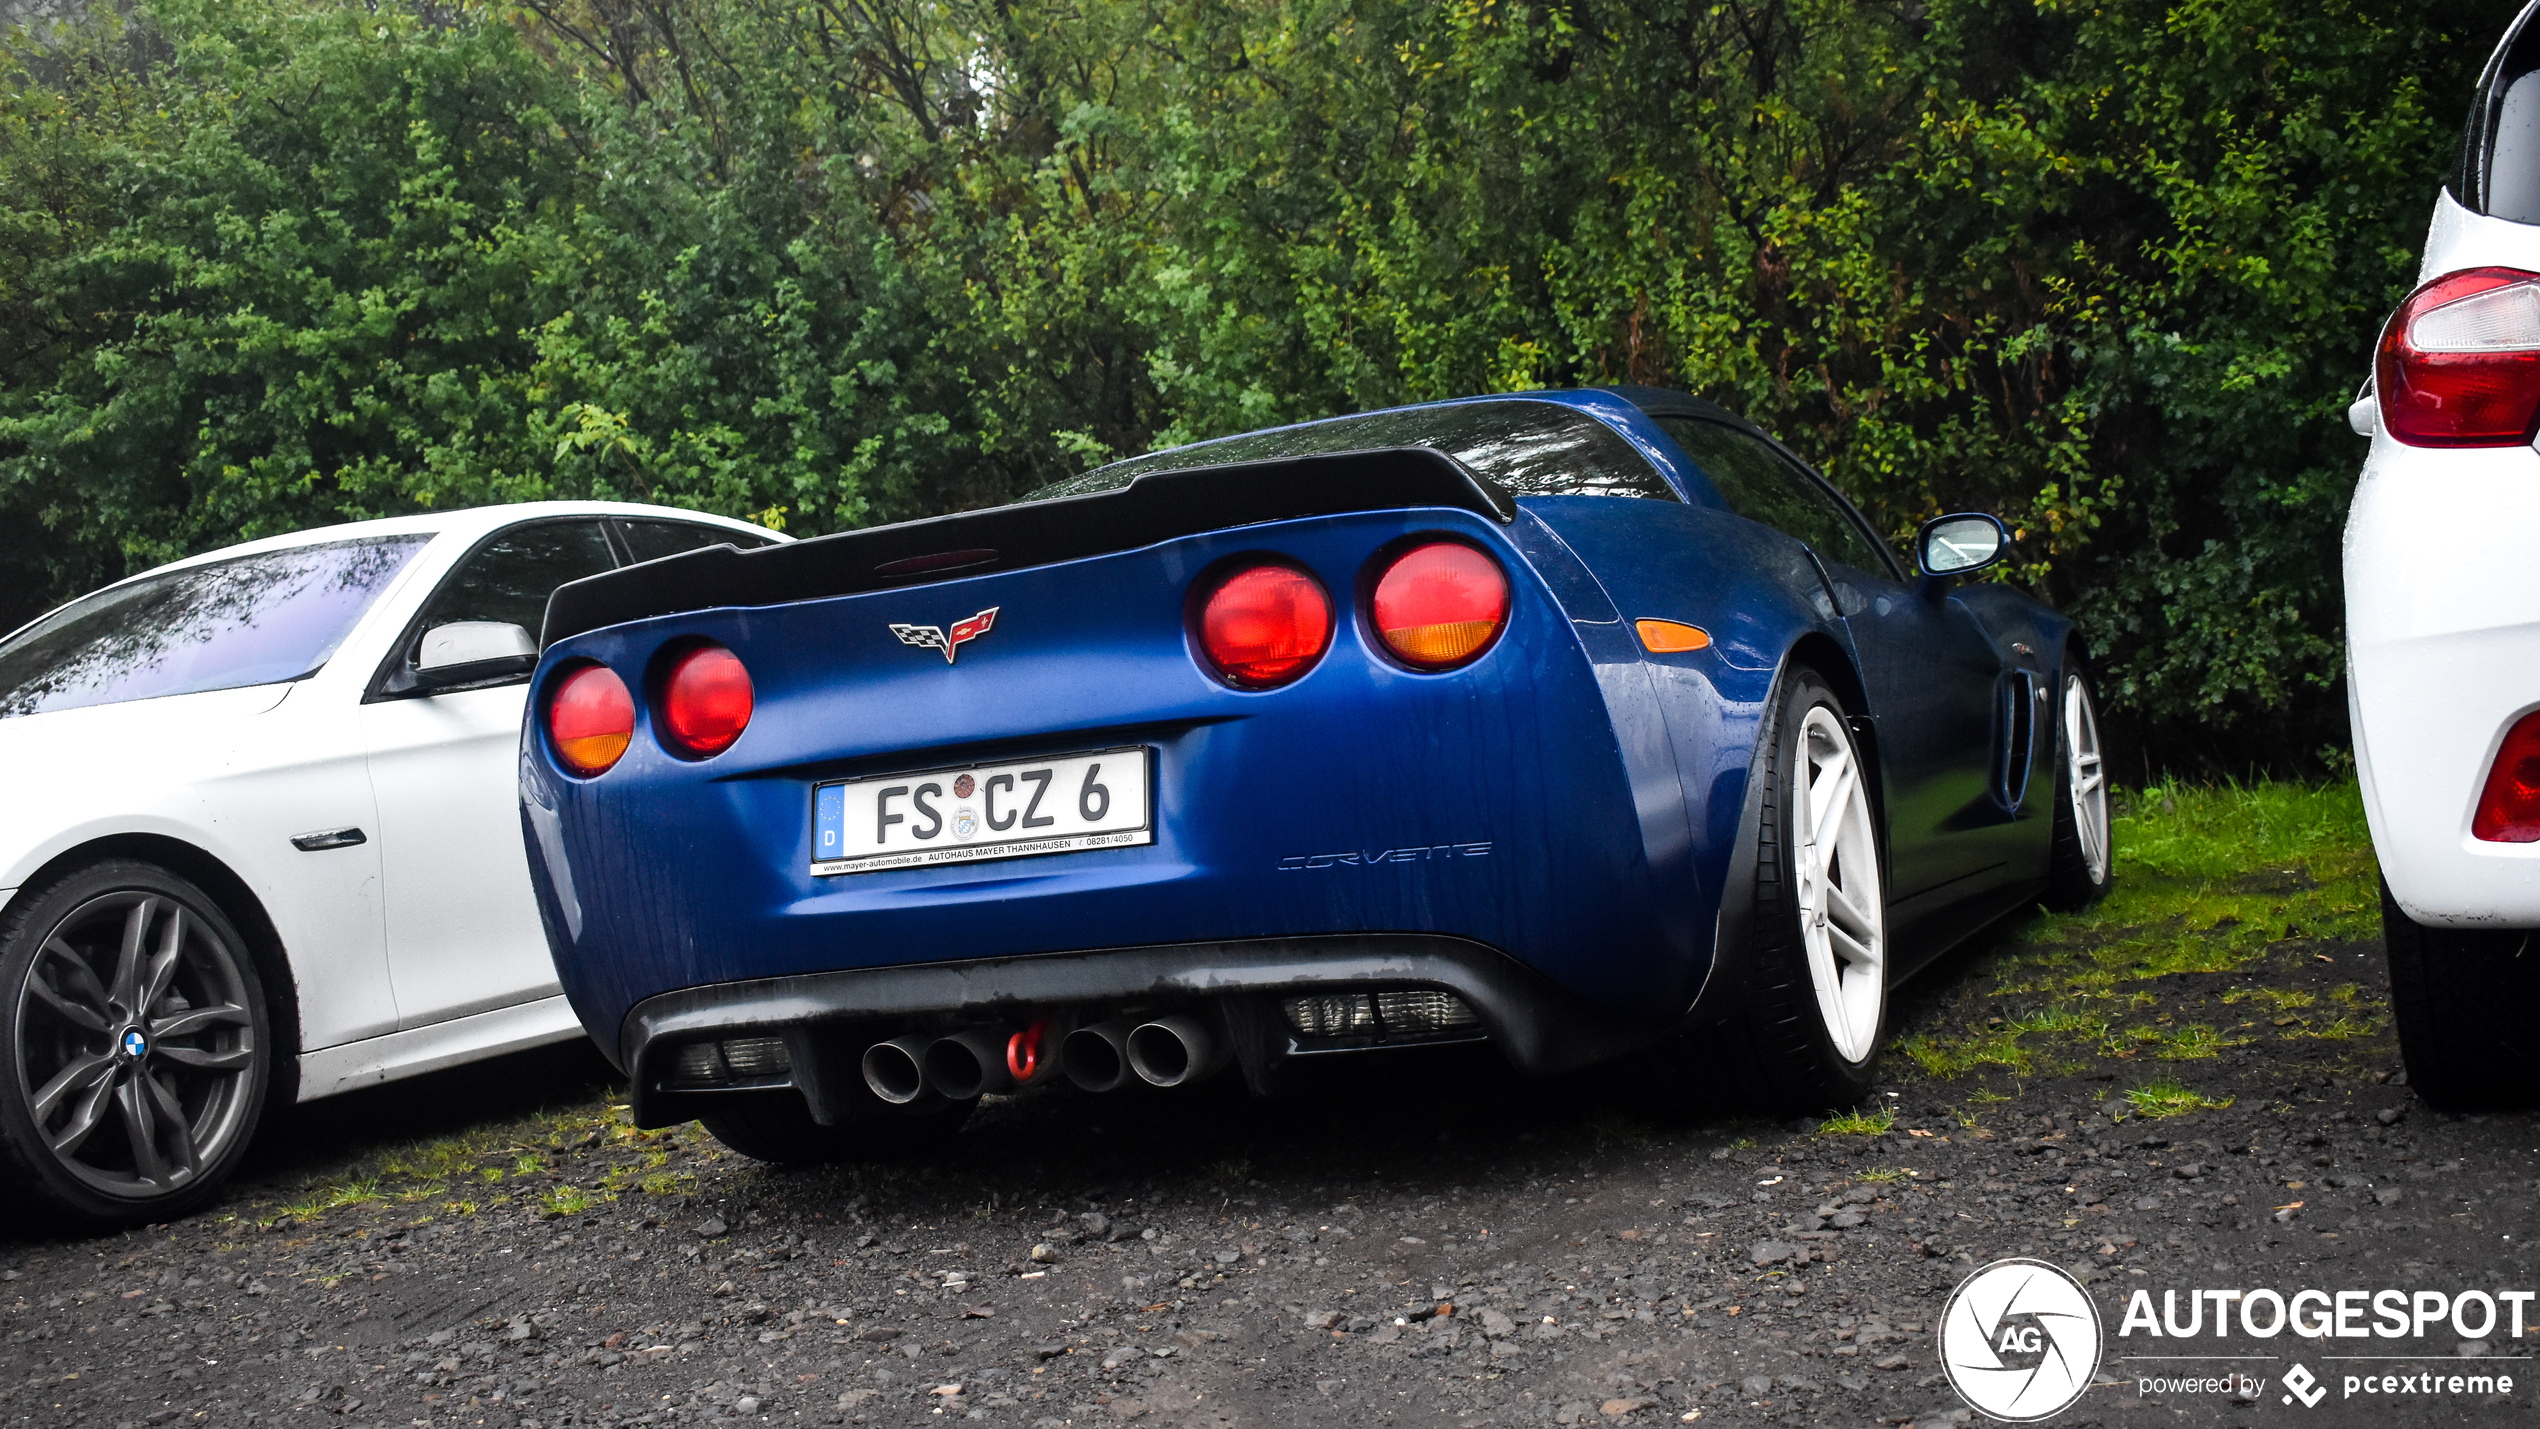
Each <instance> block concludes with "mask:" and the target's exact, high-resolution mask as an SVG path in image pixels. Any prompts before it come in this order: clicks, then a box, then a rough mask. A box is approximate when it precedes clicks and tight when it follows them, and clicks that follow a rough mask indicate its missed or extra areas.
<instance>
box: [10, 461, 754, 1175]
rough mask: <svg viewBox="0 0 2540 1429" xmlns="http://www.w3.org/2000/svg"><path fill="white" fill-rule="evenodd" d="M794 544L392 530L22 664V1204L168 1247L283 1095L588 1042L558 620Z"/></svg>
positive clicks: (35, 650)
mask: <svg viewBox="0 0 2540 1429" xmlns="http://www.w3.org/2000/svg"><path fill="white" fill-rule="evenodd" d="M778 539H782V538H780V537H776V536H773V535H770V534H769V533H767V532H765V531H762V530H759V529H758V528H756V527H753V526H749V525H746V524H744V523H741V522H737V521H730V520H726V519H724V518H721V517H713V516H703V515H698V514H695V513H692V512H684V511H672V510H666V509H663V508H658V507H646V506H625V505H614V504H603V503H591V502H578V503H541V504H535V505H522V506H508V507H489V508H483V509H478V510H471V511H460V512H451V513H446V514H436V515H430V516H411V517H402V518H398V519H394V520H386V521H370V522H363V523H359V524H356V525H349V526H336V527H330V528H327V529H324V530H317V531H305V532H300V533H298V534H295V535H291V536H284V537H276V538H273V539H269V540H263V541H256V542H251V543H248V544H245V545H241V546H234V547H231V548H229V549H227V550H223V551H216V552H212V553H210V554H207V555H203V556H198V557H195V558H193V559H191V560H187V561H181V562H177V563H175V564H174V565H171V566H165V567H161V568H160V569H158V570H155V571H151V572H146V573H144V574H142V575H139V576H135V577H133V578H132V579H130V580H127V581H124V582H121V583H119V584H117V585H115V586H111V587H108V588H107V589H106V590H103V591H100V592H97V593H96V594H94V595H91V596H87V597H84V598H82V599H81V600H78V601H74V602H72V603H71V604H69V605H67V606H64V607H63V608H62V609H60V610H57V611H55V612H53V613H51V614H49V615H47V616H45V617H44V618H42V619H40V620H37V621H35V622H33V623H32V624H30V625H28V626H26V627H24V628H22V629H20V630H18V631H16V632H14V633H12V634H11V635H9V636H8V637H7V638H6V639H0V998H5V999H6V1001H5V1004H0V1006H4V1007H5V1013H6V1015H5V1018H0V1063H5V1067H0V1184H5V1185H8V1186H9V1187H10V1188H11V1189H12V1190H15V1191H18V1192H21V1193H22V1197H23V1199H25V1200H28V1201H31V1202H32V1203H34V1204H35V1205H37V1206H39V1207H41V1208H43V1209H46V1210H49V1211H51V1212H53V1213H55V1214H56V1216H57V1217H66V1218H69V1219H73V1220H78V1221H87V1222H91V1223H110V1222H115V1221H125V1222H130V1221H141V1220H159V1219H165V1218H166V1217H167V1216H169V1215H171V1214H174V1213H175V1212H176V1211H178V1210H181V1209H183V1208H185V1207H186V1206H189V1205H191V1204H193V1203H195V1202H196V1201H198V1200H200V1199H201V1198H202V1197H203V1196H205V1195H208V1194H210V1192H211V1191H212V1190H213V1188H214V1187H215V1186H216V1185H217V1183H218V1182H219V1180H220V1179H221V1177H222V1176H223V1175H225V1174H226V1173H227V1172H228V1170H229V1169H230V1168H231V1167H232V1166H234V1165H235V1163H236V1161H237V1159H238V1157H239V1155H240V1154H241V1153H242V1152H243V1151H244V1149H245V1147H246V1144H247V1141H248V1139H249V1138H250V1137H251V1136H252V1135H253V1133H254V1129H255V1125H256V1121H257V1119H258V1116H259V1114H260V1113H261V1111H262V1109H263V1107H264V1106H265V1105H266V1104H267V1103H268V1102H269V1101H271V1100H273V1099H275V1098H291V1097H296V1098H298V1099H302V1100H305V1099H308V1098H311V1097H319V1096H325V1095H327V1094H329V1093H332V1092H338V1091H343V1090H346V1089H348V1088H352V1087H358V1086H363V1085H368V1084H372V1083H376V1082H381V1081H386V1080H389V1079H392V1078H396V1077H403V1076H411V1075H414V1074H416V1073H420V1072H425V1071H430V1070H433V1069H435V1068H439V1067H445V1066H450V1065H453V1064H456V1063H459V1062H463V1061H468V1060H471V1059H474V1058H478V1057H485V1056H490V1055H494V1054H496V1053H500V1052H506V1051H511V1050H514V1049H518V1048H522V1047H528V1046H534V1045H537V1044H539V1043H543V1042H552V1041H559V1040H564V1039H568V1038H573V1037H578V1036H580V1035H581V1032H582V1029H581V1027H580V1025H579V1024H578V1023H577V1022H576V1021H575V1020H574V1017H573V1014H572V1013H571V1012H570V1011H569V1010H568V1009H567V1008H566V1006H565V1002H564V998H563V997H562V996H561V995H560V993H559V990H558V988H557V985H556V975H555V970H554V966H553V964H552V963H551V962H550V960H549V957H548V953H547V947H546V941H545V938H544V936H543V934H542V933H541V931H540V928H539V923H538V916H537V911H536V907H535V905H534V904H533V902H532V898H531V893H530V888H529V877H528V867H527V860H526V858H525V856H524V852H523V847H522V842H521V838H522V835H521V823H520V814H519V808H518V801H517V792H516V786H517V778H516V768H515V765H516V761H517V759H518V753H519V743H520V728H521V705H522V700H523V699H524V697H525V692H526V689H527V685H526V680H527V677H528V672H529V668H530V666H531V664H532V663H533V662H534V660H535V656H536V650H537V638H536V633H537V629H538V626H539V624H540V623H541V620H542V618H543V615H544V611H545V607H546V601H547V596H548V595H549V593H550V592H552V591H553V589H554V588H555V587H556V586H557V585H559V584H561V583H562V582H564V581H566V580H572V579H577V578H579V577H581V576H585V575H591V574H596V573H598V572H599V571H602V570H608V569H612V568H614V567H616V566H619V565H624V564H629V563H631V562H632V561H634V560H637V559H649V558H651V557H654V556H660V555H667V554H672V553H674V552H676V551H679V550H686V549H694V548H696V547H698V546H705V545H714V544H720V543H726V542H729V543H736V544H741V545H745V546H746V545H756V544H762V543H765V542H767V541H771V540H778Z"/></svg>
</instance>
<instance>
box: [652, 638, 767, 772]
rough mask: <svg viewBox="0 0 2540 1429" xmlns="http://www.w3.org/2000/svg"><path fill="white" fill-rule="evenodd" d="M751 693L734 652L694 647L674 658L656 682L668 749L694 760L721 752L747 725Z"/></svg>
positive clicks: (718, 646)
mask: <svg viewBox="0 0 2540 1429" xmlns="http://www.w3.org/2000/svg"><path fill="white" fill-rule="evenodd" d="M756 697H757V696H756V692H755V691H753V690H752V689H751V688H750V672H749V671H748V670H745V669H743V668H742V667H741V657H740V656H738V655H735V654H733V653H732V652H731V651H729V650H726V649H724V648H723V647H722V646H720V645H700V646H698V647H697V648H696V649H694V650H691V651H689V652H688V653H687V654H685V655H682V656H680V657H679V663H678V664H677V665H674V666H672V667H671V671H670V678H669V679H667V680H664V681H663V682H662V689H661V732H662V735H663V737H664V738H666V739H668V740H669V741H670V743H671V747H672V748H673V749H674V750H676V751H677V752H679V753H682V754H687V755H690V756H692V757H694V758H698V759H703V758H706V757H707V756H709V755H715V754H721V753H722V752H723V751H725V750H726V749H729V748H731V747H732V741H734V740H736V739H739V738H740V737H741V731H742V730H745V729H747V728H749V727H750V710H751V708H752V705H753V701H754V700H755V699H756Z"/></svg>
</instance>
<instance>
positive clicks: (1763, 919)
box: [1720, 667, 1888, 1114]
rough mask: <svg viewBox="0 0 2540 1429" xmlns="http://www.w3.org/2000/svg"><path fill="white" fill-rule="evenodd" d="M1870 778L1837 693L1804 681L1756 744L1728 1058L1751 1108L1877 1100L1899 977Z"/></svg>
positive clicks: (1802, 676) (1809, 674) (1787, 689)
mask: <svg viewBox="0 0 2540 1429" xmlns="http://www.w3.org/2000/svg"><path fill="white" fill-rule="evenodd" d="M1872 777H1874V776H1873V774H1872V771H1871V770H1870V769H1869V768H1868V766H1867V765H1866V764H1864V763H1863V761H1862V759H1861V752H1860V746H1859V745H1858V743H1857V742H1856V741H1854V739H1853V737H1852V730H1851V726H1850V724H1849V723H1848V722H1847V720H1846V718H1845V715H1844V711H1843V706H1842V704H1841V703H1840V702H1839V701H1838V700H1837V699H1836V698H1835V694H1834V691H1833V690H1832V689H1831V688H1829V687H1828V686H1827V684H1826V682H1825V681H1824V680H1823V679H1822V678H1820V677H1819V676H1818V675H1817V673H1816V672H1815V671H1813V670H1810V669H1807V668H1804V667H1793V668H1792V669H1791V670H1790V671H1789V672H1788V673H1787V674H1785V675H1784V676H1783V678H1782V682H1781V687H1780V689H1779V690H1777V691H1776V692H1775V698H1774V701H1773V705H1772V708H1771V710H1770V711H1769V712H1768V714H1767V715H1766V717H1765V723H1764V727H1763V729H1762V730H1761V731H1760V732H1759V737H1758V739H1757V741H1756V756H1755V765H1754V773H1753V776H1752V784H1751V787H1750V788H1749V790H1748V794H1747V797H1748V798H1749V799H1753V800H1759V801H1760V804H1759V806H1758V808H1757V811H1756V812H1757V814H1758V817H1757V820H1756V839H1757V843H1756V847H1755V850H1754V855H1755V871H1754V882H1753V891H1752V917H1753V922H1752V924H1751V926H1750V928H1749V930H1748V933H1747V939H1746V942H1747V959H1746V965H1747V972H1746V986H1745V989H1744V996H1743V997H1742V998H1741V999H1740V1010H1739V1011H1738V1013H1737V1014H1736V1015H1735V1016H1734V1017H1732V1019H1731V1020H1730V1021H1729V1022H1728V1024H1727V1025H1726V1026H1725V1027H1724V1028H1723V1029H1722V1046H1721V1048H1720V1051H1721V1052H1722V1053H1724V1054H1725V1058H1726V1062H1727V1065H1728V1067H1729V1068H1730V1069H1731V1070H1732V1071H1733V1072H1734V1074H1735V1075H1736V1076H1737V1077H1738V1079H1739V1081H1740V1082H1741V1083H1742V1090H1743V1091H1744V1093H1745V1100H1746V1101H1747V1102H1748V1103H1749V1104H1750V1105H1755V1106H1759V1107H1761V1108H1764V1109H1768V1110H1771V1111H1774V1112H1777V1113H1784V1114H1789V1113H1802V1112H1819V1111H1825V1110H1827V1109H1829V1108H1834V1107H1848V1106H1856V1105H1858V1104H1859V1103H1860V1102H1861V1101H1862V1099H1863V1098H1865V1097H1867V1096H1868V1095H1869V1094H1870V1072H1871V1067H1872V1064H1873V1063H1874V1062H1876V1060H1877V1058H1878V1050H1879V1044H1880V1042H1881V1040H1882V1039H1883V1038H1884V1036H1885V1034H1886V1027H1887V967H1888V956H1887V951H1888V950H1887V897H1886V879H1885V877H1884V874H1883V869H1882V866H1881V859H1880V848H1879V845H1880V839H1879V830H1878V821H1877V817H1876V815H1875V813H1874V811H1873V806H1872V804H1871V802H1870V798H1869V785H1868V782H1867V781H1868V780H1869V779H1870V778H1872Z"/></svg>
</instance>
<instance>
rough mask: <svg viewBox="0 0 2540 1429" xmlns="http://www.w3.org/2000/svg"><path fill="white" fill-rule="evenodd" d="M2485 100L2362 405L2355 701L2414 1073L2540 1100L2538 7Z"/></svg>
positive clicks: (2350, 649)
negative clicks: (2364, 445)
mask: <svg viewBox="0 0 2540 1429" xmlns="http://www.w3.org/2000/svg"><path fill="white" fill-rule="evenodd" d="M2535 10H2540V5H2534V6H2530V7H2526V8H2525V9H2524V10H2523V12H2522V14H2521V15H2520V16H2519V17H2517V18H2516V19H2515V21H2514V23H2513V26H2512V27H2511V28H2510V29H2509V30H2507V31H2506V34H2505V39H2504V42H2503V43H2502V44H2500V45H2499V46H2498V47H2497V49H2496V52H2495V54H2494V56H2493V57H2492V58H2491V59H2490V60H2489V61H2488V64H2487V70H2486V73H2485V75H2484V77H2483V78H2482V79H2481V81H2480V83H2479V88H2478V93H2477V95H2476V96H2475V97H2474V98H2473V100H2472V101H2471V104H2470V118H2469V126H2468V132H2467V134H2466V135H2465V136H2464V139H2463V143H2462V146H2461V160H2460V166H2459V168H2458V170H2457V171H2456V172H2455V173H2454V174H2453V175H2452V176H2451V178H2450V180H2449V181H2448V182H2447V183H2446V184H2445V185H2444V188H2443V191H2442V192H2441V193H2440V194H2438V195H2437V196H2436V198H2435V205H2434V222H2433V225H2432V228H2431V230H2430V231H2429V232H2428V233H2427V235H2426V243H2425V257H2424V260H2423V263H2422V265H2421V266H2420V268H2419V270H2418V286H2417V288H2416V291H2414V292H2413V293H2411V294H2409V295H2408V298H2407V300H2406V301H2405V302H2404V303H2402V304H2400V306H2399V310H2398V311H2397V312H2396V313H2394V314H2392V315H2391V318H2390V321H2389V323H2388V325H2387V326H2386V327H2384V329H2383V330H2382V337H2381V343H2380V348H2379V351H2378V353H2377V354H2376V356H2375V361H2374V364H2373V375H2372V378H2371V380H2370V382H2369V383H2368V385H2367V387H2366V390H2365V391H2364V392H2363V393H2362V394H2361V395H2360V396H2359V397H2358V398H2357V400H2356V402H2355V404H2354V406H2353V408H2352V409H2351V411H2350V412H2349V417H2350V420H2351V421H2352V422H2353V424H2354V427H2355V430H2356V431H2358V432H2360V433H2363V434H2365V435H2368V436H2370V437H2371V438H2372V451H2371V454H2370V455H2369V456H2368V457H2367V458H2366V459H2365V462H2364V471H2363V476H2362V479H2361V481H2360V482H2359V483H2358V484H2357V486H2356V489H2355V499H2354V504H2353V506H2352V507H2351V508H2350V510H2349V512H2348V515H2347V520H2346V555H2345V565H2346V632H2347V682H2346V689H2347V699H2348V706H2349V714H2350V715H2351V717H2352V720H2353V726H2354V737H2355V761H2356V765H2357V767H2358V769H2359V770H2360V771H2361V774H2362V778H2363V792H2364V809H2365V813H2366V816H2367V817H2368V818H2369V820H2370V822H2371V825H2372V842H2373V850H2374V852H2375V853H2376V854H2377V855H2378V856H2379V859H2380V863H2381V873H2382V881H2383V896H2382V927H2383V931H2384V934H2385V941H2386V942H2387V944H2388V947H2389V955H2390V992H2391V1005H2392V1010H2393V1012H2394V1013H2395V1014H2396V1017H2397V1021H2398V1024H2399V1040H2400V1046H2401V1050H2402V1051H2403V1053H2404V1054H2405V1056H2406V1058H2407V1066H2408V1079H2409V1083H2410V1085H2411V1086H2413V1087H2414V1088H2415V1089H2416V1090H2417V1092H2418V1093H2419V1094H2420V1095H2422V1096H2424V1097H2425V1098H2427V1099H2428V1100H2430V1101H2433V1102H2436V1103H2438V1104H2449V1105H2456V1106H2474V1105H2481V1104H2500V1103H2520V1102H2530V1101H2534V1100H2540V944H2535V940H2534V936H2533V935H2534V932H2535V931H2540V580H2536V579H2534V575H2533V566H2532V557H2531V551H2530V545H2531V533H2532V532H2533V531H2534V530H2535V529H2540V449H2535V447H2534V439H2535V437H2540V22H2535V21H2534V19H2533V14H2534V11H2535Z"/></svg>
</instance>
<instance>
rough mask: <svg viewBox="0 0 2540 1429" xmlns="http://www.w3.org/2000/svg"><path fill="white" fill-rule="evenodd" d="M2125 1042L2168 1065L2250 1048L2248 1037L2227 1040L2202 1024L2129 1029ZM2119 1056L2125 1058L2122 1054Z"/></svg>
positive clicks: (2133, 1048) (2228, 1038)
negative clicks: (2236, 1049) (2230, 1048)
mask: <svg viewBox="0 0 2540 1429" xmlns="http://www.w3.org/2000/svg"><path fill="white" fill-rule="evenodd" d="M2125 1040H2126V1041H2128V1042H2130V1043H2132V1044H2133V1047H2132V1048H2131V1049H2130V1050H2132V1051H2138V1052H2141V1051H2148V1052H2150V1053H2151V1054H2152V1055H2153V1056H2155V1057H2157V1058H2159V1059H2160V1060H2161V1061H2164V1062H2194V1061H2199V1060H2202V1059H2203V1058H2206V1057H2211V1056H2214V1055H2216V1054H2217V1053H2219V1052H2221V1051H2222V1049H2223V1048H2225V1047H2241V1046H2246V1045H2247V1044H2248V1042H2249V1039H2248V1038H2246V1037H2226V1036H2224V1035H2223V1034H2221V1033H2220V1032H2217V1031H2215V1030H2214V1029H2213V1028H2211V1027H2208V1026H2206V1025H2205V1024H2204V1023H2202V1022H2191V1023H2189V1024H2187V1025H2186V1026H2185V1027H2158V1026H2143V1027H2129V1028H2127V1029H2126V1032H2125ZM2119 1055H2124V1054H2123V1053H2120V1054H2119Z"/></svg>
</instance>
